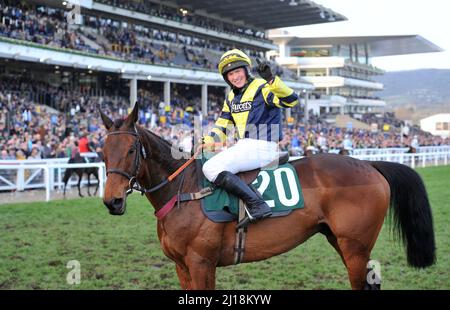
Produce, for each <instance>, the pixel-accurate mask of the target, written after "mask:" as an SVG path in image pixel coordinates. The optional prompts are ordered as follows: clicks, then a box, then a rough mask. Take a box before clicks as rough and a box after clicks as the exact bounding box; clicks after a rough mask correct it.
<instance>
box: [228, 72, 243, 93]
mask: <svg viewBox="0 0 450 310" xmlns="http://www.w3.org/2000/svg"><path fill="white" fill-rule="evenodd" d="M227 79H228V81H230V83H231V84H232V85H233V86H234V87H236V88H242V87H244V85H245V83H247V75H246V74H245V69H244V68H236V69H234V70H231V71H230V72H228V73H227Z"/></svg>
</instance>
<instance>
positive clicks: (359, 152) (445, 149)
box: [352, 145, 450, 155]
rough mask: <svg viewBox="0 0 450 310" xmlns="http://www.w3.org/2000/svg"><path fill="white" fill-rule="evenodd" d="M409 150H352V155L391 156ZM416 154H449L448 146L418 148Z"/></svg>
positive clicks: (402, 148)
mask: <svg viewBox="0 0 450 310" xmlns="http://www.w3.org/2000/svg"><path fill="white" fill-rule="evenodd" d="M408 150H409V148H408V147H389V148H382V149H379V148H366V149H353V150H352V154H353V155H371V154H373V155H375V154H392V153H406V152H407V151H408ZM416 152H417V153H436V152H450V145H440V146H419V147H418V148H417V149H416Z"/></svg>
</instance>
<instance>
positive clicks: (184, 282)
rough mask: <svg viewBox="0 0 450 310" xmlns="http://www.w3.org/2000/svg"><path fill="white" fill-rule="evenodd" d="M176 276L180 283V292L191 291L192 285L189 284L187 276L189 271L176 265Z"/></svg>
mask: <svg viewBox="0 0 450 310" xmlns="http://www.w3.org/2000/svg"><path fill="white" fill-rule="evenodd" d="M177 275H178V280H179V281H180V286H181V289H182V290H191V289H192V283H191V281H192V280H191V276H190V275H189V271H188V270H187V267H186V266H182V265H180V264H177Z"/></svg>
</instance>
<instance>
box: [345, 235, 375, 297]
mask: <svg viewBox="0 0 450 310" xmlns="http://www.w3.org/2000/svg"><path fill="white" fill-rule="evenodd" d="M337 245H338V247H339V249H340V250H341V251H342V258H343V260H344V263H345V266H346V267H347V272H348V278H349V280H350V284H351V286H352V289H354V290H362V289H364V287H365V285H366V281H367V280H366V279H367V278H366V277H367V263H368V261H369V257H370V250H369V249H368V247H367V246H366V245H364V244H362V243H361V242H360V241H359V240H355V239H350V238H345V237H340V238H337Z"/></svg>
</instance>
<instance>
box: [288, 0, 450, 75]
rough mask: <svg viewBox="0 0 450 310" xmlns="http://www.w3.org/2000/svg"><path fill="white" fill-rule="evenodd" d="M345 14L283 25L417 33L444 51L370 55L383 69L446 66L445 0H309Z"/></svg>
mask: <svg viewBox="0 0 450 310" xmlns="http://www.w3.org/2000/svg"><path fill="white" fill-rule="evenodd" d="M313 1H314V2H315V3H317V4H320V5H322V6H324V7H327V8H330V9H332V10H333V11H335V12H337V13H340V14H342V15H344V16H345V17H347V19H348V21H343V22H333V23H327V24H322V25H320V24H319V25H311V26H300V27H290V28H284V30H287V31H289V32H290V33H291V34H294V35H298V36H300V37H301V36H305V37H312V36H358V35H360V36H363V35H403V34H418V35H420V36H422V37H423V38H425V39H426V40H428V41H430V42H432V43H434V44H435V45H437V46H439V47H440V48H442V49H444V50H445V51H444V52H440V53H424V54H411V55H402V56H386V57H375V58H372V64H374V65H375V66H377V67H379V68H381V69H383V70H386V71H399V70H414V69H424V68H438V69H450V1H449V0H426V1H424V0H313Z"/></svg>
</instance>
